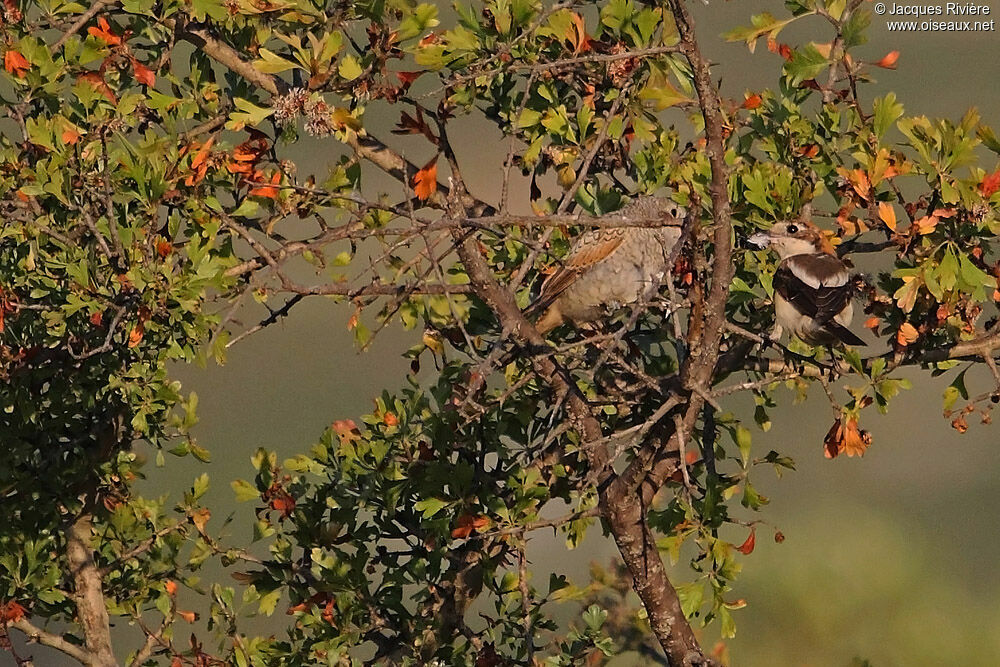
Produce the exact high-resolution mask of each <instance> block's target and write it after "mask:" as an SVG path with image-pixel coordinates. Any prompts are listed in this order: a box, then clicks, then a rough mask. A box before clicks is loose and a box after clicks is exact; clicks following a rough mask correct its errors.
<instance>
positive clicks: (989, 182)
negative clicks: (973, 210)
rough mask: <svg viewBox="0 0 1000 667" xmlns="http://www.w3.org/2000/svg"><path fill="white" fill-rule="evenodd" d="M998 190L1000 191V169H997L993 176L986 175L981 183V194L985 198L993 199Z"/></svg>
mask: <svg viewBox="0 0 1000 667" xmlns="http://www.w3.org/2000/svg"><path fill="white" fill-rule="evenodd" d="M997 190H1000V169H997V170H996V171H994V172H993V173H992V174H986V176H983V180H982V181H980V182H979V194H981V195H982V196H983V197H986V198H989V197H992V196H993V193H994V192H996V191H997Z"/></svg>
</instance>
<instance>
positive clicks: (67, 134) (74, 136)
mask: <svg viewBox="0 0 1000 667" xmlns="http://www.w3.org/2000/svg"><path fill="white" fill-rule="evenodd" d="M62 141H63V143H64V144H71V145H72V144H75V143H76V142H78V141H80V133H79V132H77V131H76V129H75V128H72V127H67V128H66V129H65V130H63V133H62Z"/></svg>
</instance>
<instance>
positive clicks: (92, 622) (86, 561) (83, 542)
mask: <svg viewBox="0 0 1000 667" xmlns="http://www.w3.org/2000/svg"><path fill="white" fill-rule="evenodd" d="M92 533H93V517H92V516H91V515H90V514H88V513H84V514H82V515H80V517H79V518H77V519H76V521H74V522H73V523H72V524H71V525H70V526H69V528H68V529H67V530H66V561H67V562H68V563H69V569H70V576H71V577H72V579H73V584H74V596H73V597H74V598H75V599H76V614H77V620H78V621H79V622H80V626H81V628H82V629H83V636H84V639H85V641H86V644H87V652H88V653H89V654H90V656H91V658H90V662H89V663H87V664H89V665H93V666H94V667H117V665H118V663H117V662H116V661H115V655H114V652H113V651H112V649H111V622H110V620H109V619H108V609H107V607H106V606H105V604H104V590H103V588H102V585H101V583H102V582H101V572H100V570H98V569H97V565H96V564H95V563H94V553H93V551H92V550H91V547H90V540H91V537H92Z"/></svg>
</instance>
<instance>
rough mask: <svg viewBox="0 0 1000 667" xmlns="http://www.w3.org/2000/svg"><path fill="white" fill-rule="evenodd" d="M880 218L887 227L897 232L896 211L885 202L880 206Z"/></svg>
mask: <svg viewBox="0 0 1000 667" xmlns="http://www.w3.org/2000/svg"><path fill="white" fill-rule="evenodd" d="M878 217H879V219H880V220H881V221H882V222H884V223H885V226H886V227H888V228H889V229H891V230H892V231H896V210H895V209H894V208H893V207H892V204H890V203H889V202H887V201H884V202H882V203H880V204H879V205H878Z"/></svg>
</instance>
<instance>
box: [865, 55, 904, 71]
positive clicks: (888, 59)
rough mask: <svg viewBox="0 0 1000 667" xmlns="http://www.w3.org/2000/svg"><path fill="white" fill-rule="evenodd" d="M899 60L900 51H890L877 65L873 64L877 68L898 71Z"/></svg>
mask: <svg viewBox="0 0 1000 667" xmlns="http://www.w3.org/2000/svg"><path fill="white" fill-rule="evenodd" d="M897 60H899V51H890V52H889V53H887V54H885V56H883V57H882V60H880V61H878V62H877V63H872V64H873V65H875V67H884V68H885V69H896V61H897Z"/></svg>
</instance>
